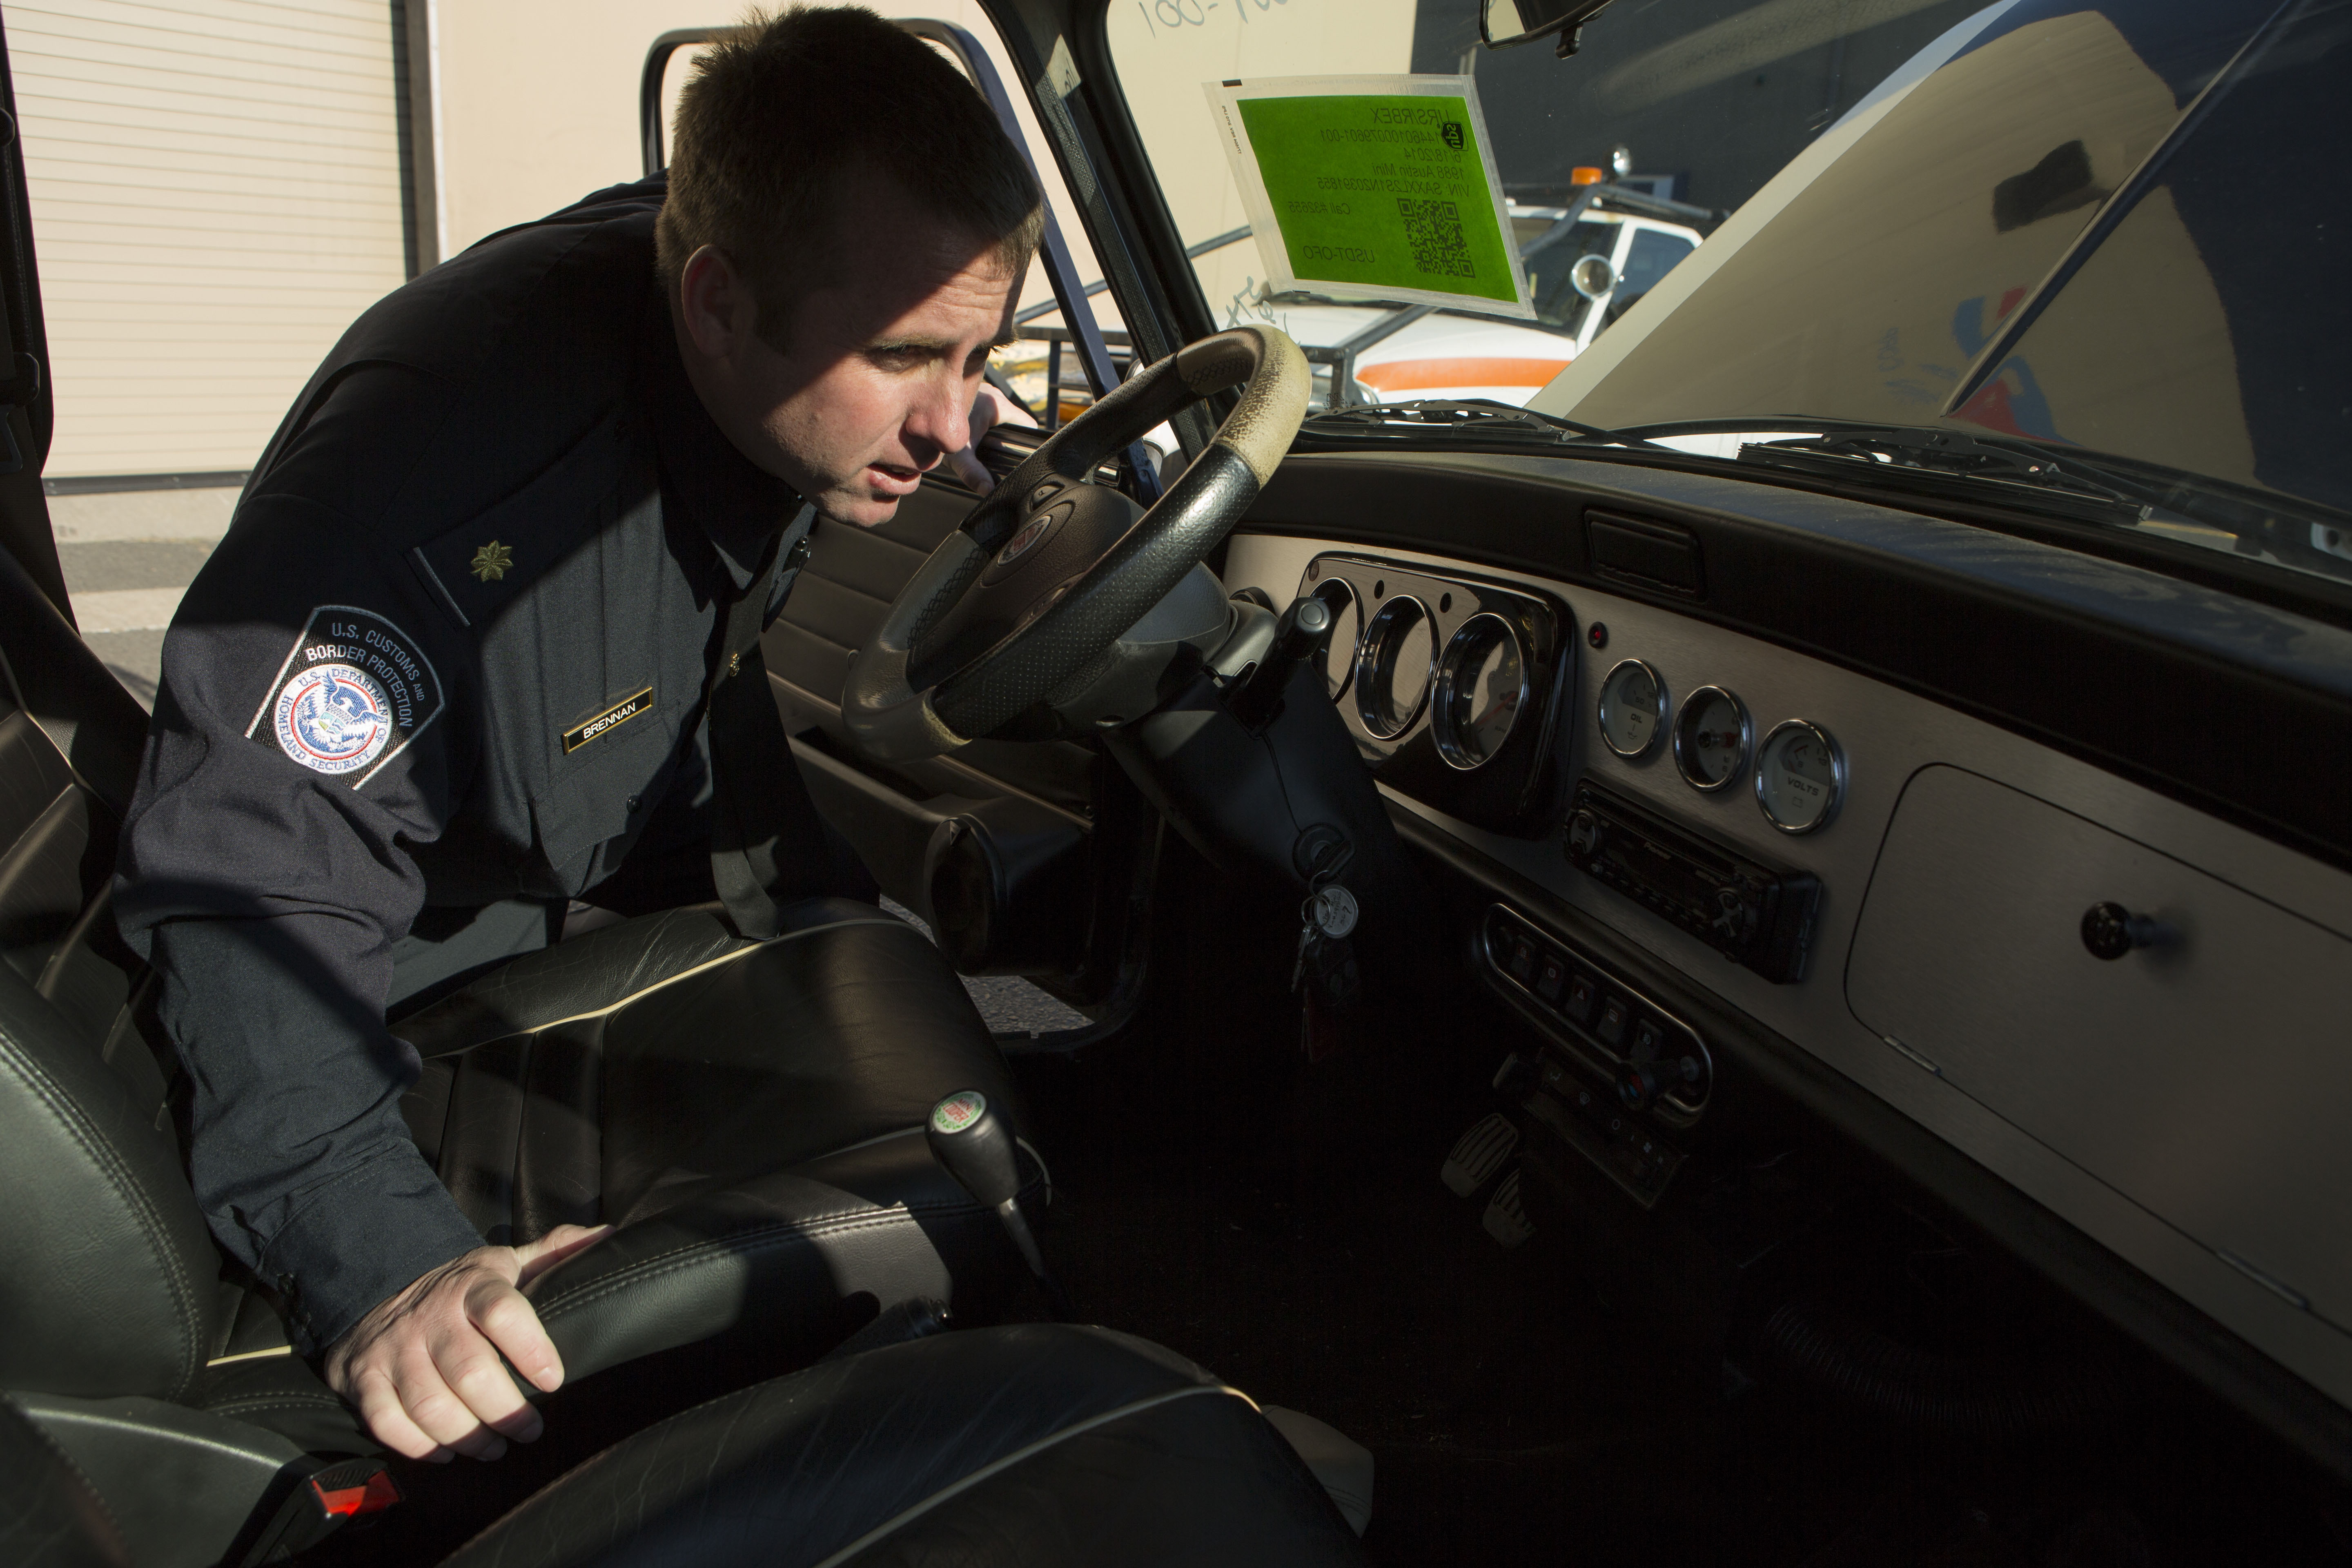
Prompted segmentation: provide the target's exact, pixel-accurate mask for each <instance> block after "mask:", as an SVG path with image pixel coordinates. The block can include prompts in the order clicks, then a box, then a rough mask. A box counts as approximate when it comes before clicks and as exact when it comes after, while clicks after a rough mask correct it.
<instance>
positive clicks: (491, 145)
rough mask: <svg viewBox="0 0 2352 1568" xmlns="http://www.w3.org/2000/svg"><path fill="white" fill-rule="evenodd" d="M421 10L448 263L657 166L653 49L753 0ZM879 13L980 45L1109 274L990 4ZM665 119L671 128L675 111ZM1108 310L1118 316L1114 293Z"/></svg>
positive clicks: (1087, 258)
mask: <svg viewBox="0 0 2352 1568" xmlns="http://www.w3.org/2000/svg"><path fill="white" fill-rule="evenodd" d="M411 3H412V4H418V5H423V4H428V3H429V4H430V5H431V23H432V29H433V51H434V56H435V60H434V66H433V69H434V73H435V76H434V87H435V101H436V106H437V107H436V116H435V118H436V120H437V121H438V125H437V127H436V134H437V137H438V142H439V147H440V157H439V159H438V160H437V166H438V170H439V174H440V181H439V183H440V193H439V202H440V214H439V216H440V237H441V252H440V253H441V254H442V255H444V256H452V255H455V254H457V251H459V250H462V249H464V248H465V247H467V246H468V245H471V244H473V243H474V241H476V240H478V239H479V238H481V237H483V236H485V235H488V234H494V233H496V232H497V231H498V230H499V229H501V228H504V227H506V226H509V225H510V224H517V223H526V222H529V221H530V219H532V218H535V217H538V216H541V215H542V214H545V213H548V212H551V211H553V210H554V209H555V208H557V207H559V206H562V205H564V204H565V203H567V202H570V201H573V200H575V199H577V198H578V197H580V196H583V195H586V194H587V193H589V192H590V191H593V190H596V189H598V188H599V187H601V186H604V185H609V184H614V183H616V182H618V181H622V180H633V179H635V178H636V177H637V176H638V175H639V174H641V173H642V172H643V166H644V160H643V155H642V153H640V152H639V149H638V142H637V87H638V79H639V73H640V72H641V71H642V70H643V68H644V66H645V58H646V49H647V48H648V47H651V45H652V43H653V41H654V39H655V38H656V37H658V36H659V35H660V34H662V33H665V32H668V31H671V30H673V29H677V28H684V27H708V26H725V25H727V24H729V23H731V22H734V21H737V20H740V17H741V16H742V13H743V11H744V8H745V7H744V6H743V5H741V4H740V0H411ZM876 8H877V9H878V10H880V11H881V12H882V13H883V14H884V15H885V16H893V15H905V16H928V17H933V18H936V19H938V20H940V21H943V22H952V23H955V24H956V25H958V26H961V27H963V28H965V29H966V30H967V31H969V32H971V33H972V34H974V35H975V36H977V37H979V38H980V39H981V41H982V44H983V45H984V46H985V47H987V48H988V49H989V51H990V54H991V58H992V59H993V61H994V63H995V65H996V68H997V71H998V73H999V75H1000V76H1001V77H1002V78H1003V79H1004V81H1005V84H1006V91H1007V93H1008V94H1009V95H1010V96H1011V97H1012V98H1013V103H1014V108H1015V110H1016V111H1017V112H1018V113H1019V114H1020V116H1021V119H1022V122H1023V125H1024V130H1025V131H1026V132H1027V133H1028V135H1029V138H1030V143H1029V144H1030V147H1031V150H1032V152H1033V153H1035V154H1036V155H1037V156H1038V161H1039V163H1040V164H1041V165H1042V166H1044V169H1045V174H1046V176H1047V186H1048V193H1049V195H1050V197H1051V199H1052V201H1053V204H1054V207H1055V214H1056V216H1058V217H1059V219H1060V221H1061V224H1062V230H1063V233H1064V234H1065V235H1066V236H1067V237H1069V239H1070V243H1071V247H1072V249H1073V250H1074V251H1075V252H1076V253H1077V256H1078V268H1079V270H1080V271H1081V272H1082V273H1084V274H1085V276H1086V277H1087V278H1088V279H1093V278H1097V277H1099V276H1100V272H1099V270H1098V269H1097V268H1096V267H1095V265H1094V259H1093V255H1092V253H1091V251H1089V250H1088V249H1087V246H1086V238H1085V235H1084V232H1083V230H1082V229H1081V228H1080V227H1079V226H1078V223H1077V215H1076V209H1075V208H1074V207H1073V206H1072V205H1070V202H1069V196H1068V193H1067V192H1066V191H1065V190H1063V189H1062V187H1061V182H1060V178H1059V176H1058V174H1055V172H1054V170H1053V168H1052V165H1051V160H1050V158H1048V157H1047V156H1046V155H1045V152H1044V148H1045V142H1044V141H1043V139H1042V138H1040V137H1039V136H1038V134H1037V129H1036V124H1035V121H1034V117H1032V116H1031V114H1030V112H1029V106H1028V103H1027V101H1026V98H1025V96H1024V94H1023V92H1022V91H1021V90H1020V88H1019V85H1018V83H1017V80H1016V79H1015V78H1014V77H1013V68H1012V65H1011V62H1010V61H1009V60H1008V59H1007V58H1006V57H1005V55H1004V53H1003V46H1002V44H1001V43H1000V42H999V40H998V38H997V35H996V28H995V25H994V24H993V23H992V22H991V21H990V20H989V19H988V17H987V16H986V15H985V14H984V13H983V12H982V10H981V8H980V5H978V4H977V0H914V3H913V4H910V5H907V6H905V7H904V8H903V10H902V9H901V8H900V7H898V6H894V5H890V4H888V3H887V0H877V5H876ZM689 59H690V57H689V56H688V55H687V54H686V53H685V52H684V51H681V53H680V54H679V55H677V56H674V57H672V63H671V68H670V72H669V77H668V80H667V90H666V93H665V99H666V101H667V104H671V105H674V104H675V102H676V100H677V86H678V84H679V82H680V81H681V80H682V79H683V78H684V76H685V73H686V70H687V68H688V61H689ZM664 119H665V124H667V112H665V116H664ZM664 141H665V144H667V130H665V136H664ZM1048 296H1049V291H1048V290H1046V289H1045V287H1044V284H1043V281H1042V279H1041V278H1038V277H1036V276H1034V275H1033V277H1032V279H1031V282H1030V286H1029V289H1027V290H1026V291H1025V292H1024V301H1025V300H1034V299H1043V298H1046V297H1048ZM1097 303H1098V306H1099V307H1100V309H1101V310H1103V312H1105V314H1106V316H1108V313H1109V310H1110V307H1109V305H1108V300H1107V298H1105V299H1098V300H1097Z"/></svg>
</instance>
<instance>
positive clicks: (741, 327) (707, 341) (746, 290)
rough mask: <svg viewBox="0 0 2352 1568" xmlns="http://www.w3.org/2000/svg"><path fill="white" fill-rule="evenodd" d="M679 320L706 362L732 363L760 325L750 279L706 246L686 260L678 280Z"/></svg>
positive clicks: (728, 260)
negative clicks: (709, 360) (710, 360)
mask: <svg viewBox="0 0 2352 1568" xmlns="http://www.w3.org/2000/svg"><path fill="white" fill-rule="evenodd" d="M677 292H678V319H679V320H680V321H683V322H684V323H685V326H686V335H687V336H688V339H690V340H691V341H692V342H693V343H694V346H695V348H696V349H698V351H700V353H702V354H703V356H704V357H705V358H708V359H714V360H724V359H731V358H733V357H734V354H735V352H736V350H737V349H739V348H740V347H741V345H742V343H743V341H744V340H745V339H746V338H749V337H750V336H751V333H752V331H753V329H754V328H755V327H756V326H757V325H758V322H759V319H760V308H759V304H758V302H757V301H756V300H753V299H752V297H751V284H750V282H749V280H748V279H745V278H744V277H743V275H742V274H741V273H740V272H738V271H736V270H735V264H734V262H732V261H731V260H730V259H729V258H728V256H727V253H726V252H725V251H723V250H721V249H719V247H717V246H715V245H706V246H703V247H701V248H700V249H698V250H697V251H696V252H695V253H694V254H693V255H692V256H689V257H688V258H686V265H685V266H684V267H683V268H679V270H678V276H677Z"/></svg>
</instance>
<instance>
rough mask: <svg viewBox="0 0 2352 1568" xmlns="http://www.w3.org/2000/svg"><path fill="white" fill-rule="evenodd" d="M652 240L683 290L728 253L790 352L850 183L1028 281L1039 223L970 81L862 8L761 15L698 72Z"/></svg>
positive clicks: (1010, 154) (1030, 176)
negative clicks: (941, 223)
mask: <svg viewBox="0 0 2352 1568" xmlns="http://www.w3.org/2000/svg"><path fill="white" fill-rule="evenodd" d="M674 144H675V147H674V151H673V152H672V153H671V157H670V165H669V195H668V197H667V200H666V201H665V202H664V204H663V205H662V213H661V222H660V225H659V227H658V228H657V230H656V243H657V250H656V254H657V258H658V263H659V266H660V268H661V275H662V279H663V280H664V281H665V282H667V284H668V285H669V287H671V288H672V289H676V288H677V280H678V276H679V274H680V273H681V272H683V271H684V270H685V268H686V263H687V260H688V258H690V257H691V256H693V254H694V253H695V252H696V251H697V250H698V249H700V248H701V247H703V246H706V245H715V246H717V247H719V248H720V249H721V250H723V251H725V252H726V253H727V256H728V258H729V259H730V260H731V261H732V262H733V263H734V264H735V266H736V268H738V269H739V270H740V271H741V272H742V273H743V274H744V275H745V277H746V278H747V279H749V281H750V283H751V291H752V297H753V298H754V299H755V300H758V301H759V305H760V335H761V337H762V338H765V339H766V340H768V342H771V343H772V344H774V345H775V346H777V347H779V348H781V347H782V346H783V342H782V340H783V328H784V322H785V320H786V319H787V317H788V315H789V313H790V310H791V307H792V305H793V302H794V301H796V300H798V299H799V298H800V297H801V296H802V295H803V293H805V292H806V291H808V290H809V289H814V288H821V287H824V285H825V284H826V283H828V282H830V281H832V279H831V278H830V277H829V276H828V275H827V274H826V273H825V271H824V263H823V259H822V258H823V256H824V250H825V243H824V237H827V236H829V234H830V231H831V228H832V226H833V224H834V223H835V220H836V217H837V215H838V213H839V211H840V210H841V208H842V207H843V205H844V203H845V197H846V195H847V192H848V187H847V186H846V185H845V180H846V179H847V178H849V177H852V176H868V177H870V176H875V175H879V176H881V177H884V178H887V179H889V180H891V181H894V182H896V183H897V184H898V186H899V188H900V189H902V190H904V191H905V192H906V193H907V195H909V196H910V197H912V198H913V199H914V200H915V202H916V203H917V205H919V206H921V207H922V208H923V209H924V210H926V211H928V212H931V213H935V214H937V215H938V216H940V217H941V218H943V219H945V220H946V221H948V222H949V223H950V224H953V225H954V226H957V227H959V228H962V229H965V230H968V231H970V232H971V235H972V236H973V237H975V238H978V239H980V240H981V241H982V242H983V243H987V244H991V245H992V246H993V247H994V249H995V253H996V259H997V261H998V263H999V264H1000V265H1001V266H1003V268H1004V269H1005V271H1006V272H1007V274H1008V275H1010V276H1011V277H1013V279H1019V278H1020V277H1021V276H1022V274H1023V273H1024V272H1025V271H1027V270H1028V267H1029V258H1030V257H1031V256H1032V255H1034V253H1035V251H1036V248H1037V238H1038V236H1039V234H1040V233H1041V232H1043V230H1044V227H1045V202H1044V195H1043V193H1042V192H1041V191H1040V190H1039V189H1038V186H1037V176H1036V175H1035V174H1034V173H1033V172H1032V171H1031V170H1030V167H1029V161H1028V159H1027V158H1026V157H1024V155H1023V153H1022V152H1021V150H1020V149H1019V148H1018V147H1016V146H1014V145H1013V143H1012V142H1010V141H1009V140H1007V139H1006V137H1005V134H1004V132H1003V128H1002V127H1001V126H1000V125H999V124H998V123H997V120H996V116H995V114H994V113H993V112H992V110H990V109H989V107H988V104H987V102H986V101H985V100H982V97H981V96H980V94H979V92H978V91H977V90H976V89H974V88H973V87H972V84H971V82H970V81H968V80H966V79H964V76H963V74H962V73H961V71H959V70H958V69H956V68H955V67H954V66H951V65H950V64H949V63H948V62H947V60H946V59H944V58H941V57H940V55H939V54H938V53H937V52H936V51H934V50H933V49H932V47H930V46H929V44H926V43H924V42H923V41H922V40H920V39H919V38H917V37H914V36H912V35H911V34H909V33H907V32H905V31H904V30H902V29H900V28H899V27H898V26H894V25H893V24H891V23H889V22H887V21H885V20H883V19H882V18H881V17H880V16H877V15H876V14H875V13H874V12H872V11H869V10H867V9H866V8H865V7H864V6H862V5H843V6H824V7H817V6H798V5H796V6H793V8H792V9H790V10H787V11H784V12H782V13H781V14H779V15H769V14H766V13H764V12H761V11H753V12H752V13H751V15H750V16H748V17H746V18H745V20H744V22H743V24H742V25H741V26H739V27H737V28H735V29H733V30H732V31H730V32H729V33H727V34H726V35H724V36H723V37H720V38H719V40H717V41H716V42H714V43H712V44H711V45H710V46H709V47H708V48H707V49H706V50H705V51H704V52H703V54H702V57H701V58H699V59H698V60H697V61H696V62H695V68H694V75H693V76H692V77H691V78H689V79H688V81H687V84H686V88H685V90H684V92H683V93H682V94H681V95H680V97H679V99H678V105H677V128H676V131H675V132H674Z"/></svg>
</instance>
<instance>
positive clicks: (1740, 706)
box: [1675, 686, 1756, 794]
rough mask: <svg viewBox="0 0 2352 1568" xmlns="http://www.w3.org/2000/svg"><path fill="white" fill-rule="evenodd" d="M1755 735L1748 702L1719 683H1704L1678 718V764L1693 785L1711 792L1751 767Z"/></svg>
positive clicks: (1690, 696) (1733, 781) (1684, 704)
mask: <svg viewBox="0 0 2352 1568" xmlns="http://www.w3.org/2000/svg"><path fill="white" fill-rule="evenodd" d="M1755 739H1756V732H1755V729H1754V727H1753V726H1752V725H1750V724H1749V722H1748V708H1747V705H1746V704H1745V703H1743V702H1741V701H1740V700H1739V699H1738V698H1737V697H1735V696H1733V695H1732V694H1731V693H1730V692H1728V691H1726V690H1725V689H1723V688H1722V687H1720V686H1702V687H1700V688H1699V689H1697V690H1696V691H1694V692H1692V693H1691V694H1690V695H1689V696H1688V697H1685V698H1684V699H1683V707H1682V712H1681V713H1680V714H1679V715H1678V716H1677V717H1676V718H1675V767H1676V768H1677V769H1678V770H1680V771H1681V773H1682V775H1683V779H1684V781H1685V783H1687V784H1689V785H1690V786H1691V788H1693V789H1696V790H1704V791H1706V792H1707V793H1709V794H1712V793H1714V792H1715V791H1717V790H1719V789H1722V788H1724V787H1725V786H1726V785H1727V784H1733V783H1735V782H1737V781H1738V778H1739V776H1740V775H1741V774H1742V773H1746V772H1747V771H1748V753H1749V751H1750V749H1751V748H1752V746H1753V745H1754V743H1755Z"/></svg>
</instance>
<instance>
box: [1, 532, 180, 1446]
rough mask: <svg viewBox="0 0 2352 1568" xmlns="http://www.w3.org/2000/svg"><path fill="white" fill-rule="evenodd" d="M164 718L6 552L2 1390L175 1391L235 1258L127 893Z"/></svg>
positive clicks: (174, 1394) (168, 1395) (170, 1394)
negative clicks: (205, 1183) (118, 852)
mask: <svg viewBox="0 0 2352 1568" xmlns="http://www.w3.org/2000/svg"><path fill="white" fill-rule="evenodd" d="M145 731H146V716H145V715H144V714H143V713H142V712H141V711H140V710H139V705H138V704H137V703H136V702H134V701H132V700H131V696H130V694H129V693H128V692H126V691H124V690H123V689H122V688H121V685H120V684H119V683H118V682H116V681H115V679H113V677H112V676H110V674H108V673H107V670H106V667H105V666H104V665H102V664H100V662H99V661H98V659H97V658H96V657H95V656H94V655H92V654H91V653H90V651H89V647H88V646H87V645H86V644H84V643H83V642H82V640H81V638H80V637H79V636H78V635H76V633H75V632H74V629H73V627H72V626H70V625H68V623H67V621H66V619H65V617H64V616H61V615H59V614H58V611H57V609H56V608H55V606H53V605H50V604H49V602H48V600H47V598H46V597H44V596H43V595H41V593H40V592H39V590H38V589H37V588H36V587H35V586H34V585H33V584H32V582H31V580H30V579H29V578H27V577H26V575H25V574H24V572H23V570H22V569H21V568H19V567H18V566H17V565H16V563H15V561H13V560H11V559H10V558H9V557H8V556H7V555H6V554H5V552H0V1388H6V1389H14V1390H21V1391H24V1392H27V1393H38V1394H79V1395H92V1396H103V1395H112V1394H148V1395H151V1396H154V1397H158V1398H163V1399H174V1398H179V1397H181V1396H183V1395H184V1394H186V1392H187V1391H188V1390H189V1388H190V1387H191V1386H192V1385H193V1384H194V1382H195V1380H196V1377H197V1375H198V1374H199V1373H201V1372H202V1371H203V1368H204V1363H205V1358H206V1356H207V1355H208V1354H210V1353H211V1348H212V1345H213V1343H214V1341H215V1337H216V1329H217V1319H218V1317H219V1314H220V1310H221V1301H220V1295H221V1292H220V1289H219V1287H218V1285H217V1284H216V1277H217V1275H218V1273H219V1269H220V1263H219V1256H218V1254H217V1253H216V1252H215V1250H214V1248H213V1245H212V1240H211V1237H209V1236H208V1235H207V1234H206V1232H205V1224H204V1217H203V1215H201V1214H200V1213H199V1212H198V1211H197V1208H196V1205H195V1199H194V1195H193V1194H191V1193H190V1191H189V1189H188V1184H187V1178H186V1175H185V1173H184V1170H183V1167H182V1163H181V1158H180V1151H179V1146H178V1142H177V1140H176V1139H175V1138H174V1136H173V1130H172V1127H171V1123H170V1120H169V1116H168V1110H167V1106H166V1086H165V1077H164V1074H163V1069H162V1068H161V1067H160V1066H159V1065H158V1063H157V1060H156V1057H155V1055H154V1053H153V1052H152V1049H151V1047H150V1046H149V1043H148V1041H147V1040H146V1039H145V1037H143V1036H142V1033H141V1031H140V1030H139V1028H138V1027H137V1026H136V1025H135V1018H136V1016H137V1011H138V1009H137V1007H136V1004H137V1002H138V1001H139V994H138V993H139V990H140V988H141V986H142V984H143V981H144V973H143V970H142V966H141V965H140V964H139V962H138V960H137V959H136V958H135V957H134V956H133V955H132V954H131V953H130V952H128V951H127V950H125V949H124V948H123V946H122V944H121V938H120V937H119V936H118V935H117V934H116V931H115V928H114V920H113V915H112V913H111V910H110V908H109V901H108V887H109V883H110V880H111V879H112V877H113V873H114V847H115V835H116V832H117V825H118V824H119V823H120V821H121V811H122V807H123V805H124V804H125V803H126V802H127V800H128V798H129V795H130V789H131V779H132V777H133V773H134V770H135V768H136V766H137V763H138V758H139V752H140V747H141V744H142V739H143V736H144V734H145Z"/></svg>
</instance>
